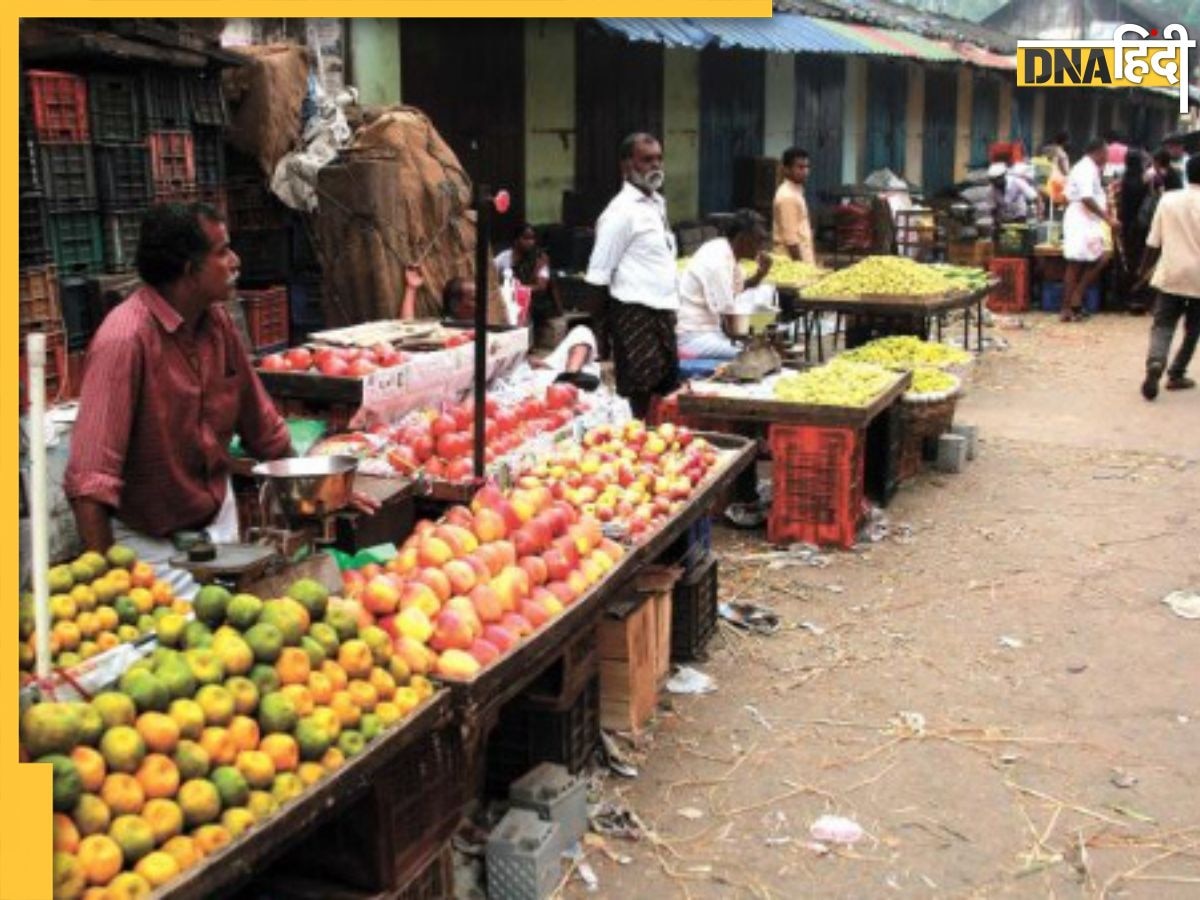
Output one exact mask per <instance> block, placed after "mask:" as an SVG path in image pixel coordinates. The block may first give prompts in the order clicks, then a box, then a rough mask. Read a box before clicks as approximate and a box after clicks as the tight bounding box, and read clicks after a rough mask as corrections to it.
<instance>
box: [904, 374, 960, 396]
mask: <svg viewBox="0 0 1200 900" xmlns="http://www.w3.org/2000/svg"><path fill="white" fill-rule="evenodd" d="M958 385H959V381H958V378H957V377H956V376H954V375H951V374H950V373H949V372H944V371H942V370H941V369H935V368H933V367H932V366H918V367H917V368H915V369H913V380H912V386H911V387H910V388H909V389H908V390H907V391H906V392H905V394H904V396H905V397H906V398H908V399H916V398H920V397H922V396H926V395H930V394H949V393H950V392H952V391H955V390H957V389H958Z"/></svg>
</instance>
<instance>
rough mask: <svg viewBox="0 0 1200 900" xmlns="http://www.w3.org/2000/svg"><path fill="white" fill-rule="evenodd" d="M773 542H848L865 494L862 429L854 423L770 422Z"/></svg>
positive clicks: (769, 535)
mask: <svg viewBox="0 0 1200 900" xmlns="http://www.w3.org/2000/svg"><path fill="white" fill-rule="evenodd" d="M768 440H769V444H770V448H771V478H772V482H773V495H774V499H773V501H772V503H771V514H770V516H769V517H768V519H767V539H768V540H770V541H771V543H773V544H792V543H810V544H817V545H821V546H824V545H833V546H839V547H851V546H853V545H854V542H855V538H856V536H857V531H858V522H859V518H860V516H861V514H862V498H863V461H864V453H863V449H864V448H863V444H864V441H863V439H862V435H861V434H860V432H859V431H857V430H856V429H852V428H819V427H815V426H807V425H799V426H796V425H772V426H771V429H770V435H769V439H768Z"/></svg>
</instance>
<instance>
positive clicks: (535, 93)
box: [525, 19, 575, 223]
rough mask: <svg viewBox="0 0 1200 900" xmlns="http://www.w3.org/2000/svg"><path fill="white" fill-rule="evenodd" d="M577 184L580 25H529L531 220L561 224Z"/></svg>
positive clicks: (528, 198) (541, 21) (563, 21)
mask: <svg viewBox="0 0 1200 900" xmlns="http://www.w3.org/2000/svg"><path fill="white" fill-rule="evenodd" d="M574 184H575V23H574V22H573V21H572V20H571V19H527V20H526V21H525V215H526V217H527V218H528V219H529V221H531V222H535V223H541V222H558V221H560V220H561V218H562V193H563V191H564V190H569V189H570V188H572V187H574Z"/></svg>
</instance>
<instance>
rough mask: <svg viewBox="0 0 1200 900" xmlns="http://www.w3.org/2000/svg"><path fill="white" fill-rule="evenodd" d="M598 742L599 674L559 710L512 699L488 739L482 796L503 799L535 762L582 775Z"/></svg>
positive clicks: (501, 711) (521, 698) (518, 698)
mask: <svg viewBox="0 0 1200 900" xmlns="http://www.w3.org/2000/svg"><path fill="white" fill-rule="evenodd" d="M599 743H600V675H599V674H598V673H597V674H595V675H593V676H592V677H591V678H590V679H588V681H587V682H586V683H584V684H583V685H582V687H581V688H580V690H579V692H578V694H577V695H576V696H575V697H573V698H571V702H570V704H568V705H567V706H565V707H564V708H563V709H561V710H558V711H556V710H551V709H546V708H545V707H543V706H541V705H539V704H537V703H530V702H529V701H527V700H525V699H524V698H523V697H517V698H516V699H515V700H512V701H510V702H509V703H508V704H506V705H505V706H504V707H503V708H502V709H501V710H500V715H499V717H498V719H497V721H496V726H495V727H494V728H493V729H492V732H491V734H490V735H489V736H488V741H487V762H486V765H487V769H486V773H485V779H484V780H485V789H486V791H487V794H488V796H490V797H505V796H507V795H508V786H509V785H510V784H512V783H513V782H514V781H516V780H517V779H518V778H520V777H521V776H522V775H524V774H525V773H526V772H528V771H529V770H530V769H532V768H533V767H534V766H536V765H537V764H538V763H543V762H552V763H558V764H559V765H561V766H565V767H566V769H567V770H568V771H569V772H573V773H574V772H581V771H583V770H584V769H585V768H587V765H588V763H589V762H590V761H591V758H592V754H593V753H594V752H595V750H596V746H597V745H598V744H599Z"/></svg>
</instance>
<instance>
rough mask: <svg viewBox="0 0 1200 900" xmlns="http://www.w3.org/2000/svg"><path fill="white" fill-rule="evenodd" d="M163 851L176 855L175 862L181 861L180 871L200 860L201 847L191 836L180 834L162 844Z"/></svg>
mask: <svg viewBox="0 0 1200 900" xmlns="http://www.w3.org/2000/svg"><path fill="white" fill-rule="evenodd" d="M162 851H163V853H170V854H171V855H172V856H173V857H175V862H177V863H179V869H180V871H182V870H184V869H190V868H191V867H192V866H194V865H195V864H196V863H198V862H199V861H200V856H201V854H200V848H198V847H197V846H196V842H195V841H194V840H192V839H191V838H190V837H186V836H184V835H182V834H181V835H179V836H178V837H173V838H171V839H170V840H169V841H167V842H166V843H165V844H163V845H162Z"/></svg>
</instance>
